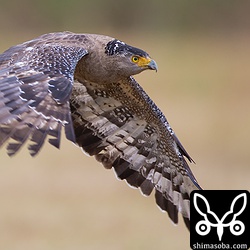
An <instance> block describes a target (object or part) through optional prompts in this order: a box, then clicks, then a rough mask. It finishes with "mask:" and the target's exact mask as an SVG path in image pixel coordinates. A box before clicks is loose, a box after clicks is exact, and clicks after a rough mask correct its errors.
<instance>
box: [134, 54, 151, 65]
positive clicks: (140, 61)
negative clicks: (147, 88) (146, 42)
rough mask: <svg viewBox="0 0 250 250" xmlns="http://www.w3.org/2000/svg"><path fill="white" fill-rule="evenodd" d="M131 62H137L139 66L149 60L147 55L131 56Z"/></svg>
mask: <svg viewBox="0 0 250 250" xmlns="http://www.w3.org/2000/svg"><path fill="white" fill-rule="evenodd" d="M132 62H134V63H137V65H138V66H140V67H145V66H147V65H148V64H149V63H150V62H151V58H149V57H140V56H132Z"/></svg>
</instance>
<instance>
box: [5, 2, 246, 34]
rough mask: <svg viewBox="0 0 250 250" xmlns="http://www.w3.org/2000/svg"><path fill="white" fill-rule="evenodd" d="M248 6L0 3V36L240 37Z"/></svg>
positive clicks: (207, 3)
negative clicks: (170, 34) (67, 32)
mask: <svg viewBox="0 0 250 250" xmlns="http://www.w3.org/2000/svg"><path fill="white" fill-rule="evenodd" d="M249 10H250V1H248V0H241V1H235V0H219V1H218V0H174V1H173V0H164V1H163V0H153V1H152V0H151V1H145V0H137V1H136V0H126V1H117V0H91V1H86V0H43V1H41V0H22V1H20V0H9V1H6V0H0V34H1V33H5V32H8V33H11V32H21V31H22V32H26V33H44V32H50V31H59V30H72V31H75V32H96V33H97V32H98V33H103V32H106V31H111V32H117V33H122V32H126V33H128V32H134V33H137V32H138V31H142V32H144V31H150V32H153V31H158V32H166V33H167V32H194V31H195V32H196V31H198V32H209V31H214V30H216V31H219V32H237V31H243V32H245V31H246V30H247V29H250V17H249Z"/></svg>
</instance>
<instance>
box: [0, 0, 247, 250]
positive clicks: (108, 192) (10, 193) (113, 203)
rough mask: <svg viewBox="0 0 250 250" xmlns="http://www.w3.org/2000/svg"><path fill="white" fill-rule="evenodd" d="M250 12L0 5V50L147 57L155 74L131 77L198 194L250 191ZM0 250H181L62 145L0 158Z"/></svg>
mask: <svg viewBox="0 0 250 250" xmlns="http://www.w3.org/2000/svg"><path fill="white" fill-rule="evenodd" d="M249 11H250V2H249V1H247V0H241V1H235V0H220V1H218V0H217V1H215V0H203V1H202V0H175V1H173V0H172V1H169V0H164V1H161V0H154V1H145V0H144V1H136V0H126V1H117V0H116V1H115V0H106V1H105V0H91V1H84V0H82V1H78V0H71V1H69V0H43V1H37V0H22V1H19V0H9V1H6V0H0V36H1V41H0V51H1V52H2V51H4V50H5V49H7V48H8V47H10V46H12V45H15V44H18V43H21V42H24V41H26V40H29V39H32V38H34V37H36V36H38V35H40V34H43V33H48V32H54V31H64V30H69V31H73V32H80V33H99V34H106V35H110V36H113V37H116V38H119V39H121V40H124V41H125V42H127V43H128V44H131V45H134V46H137V47H140V48H142V49H145V50H146V51H147V52H148V53H149V54H150V55H151V56H152V57H153V58H154V59H155V60H156V61H157V63H158V66H159V71H158V73H157V74H155V73H153V72H144V73H142V74H141V75H138V76H136V79H137V80H138V81H139V83H140V84H141V85H142V86H143V88H144V89H145V90H146V92H147V93H148V94H149V96H150V97H151V98H152V99H153V100H154V101H155V102H156V103H157V105H158V106H159V107H160V108H161V110H162V111H163V112H164V113H165V115H166V117H167V119H168V120H169V122H170V124H171V125H172V127H173V128H174V130H175V132H176V134H177V135H178V137H179V139H180V140H181V142H182V144H183V145H184V146H185V148H186V149H187V151H188V152H189V153H190V154H191V156H192V157H193V159H194V160H195V162H196V165H194V164H191V168H192V170H193V172H194V174H195V176H196V177H197V179H198V181H199V183H200V185H201V186H202V187H203V188H205V189H248V190H249V187H250V184H249V178H250V167H249V153H250V152H249V141H250V133H249V127H250V115H249V106H250V98H249V96H250V84H249V79H250V70H249V65H250V64H249V59H250V46H249V44H250V16H249ZM0 157H1V163H0V164H1V165H0V249H6V250H7V249H11V250H16V249H17V250H19V249H21V250H22V249H25V250H30V249H32V250H38V249H48V250H52V249H60V250H66V249H73V250H75V249H89V250H96V249H109V250H112V249H114V250H120V249H122V250H123V249H158V250H160V249H189V233H188V231H187V230H186V228H185V226H184V224H183V222H182V218H180V223H179V225H178V226H177V227H174V226H173V225H172V223H171V222H170V220H169V219H168V218H167V215H166V214H163V213H161V212H160V211H159V209H158V208H157V207H156V205H155V202H154V197H153V195H151V197H149V198H145V197H143V196H142V195H141V194H140V192H139V191H138V190H133V189H131V188H129V187H128V186H127V184H126V183H124V182H119V181H117V180H116V178H115V177H114V174H113V173H112V171H107V170H104V168H103V167H102V166H101V165H100V164H99V163H97V162H96V161H95V160H94V159H92V158H89V157H87V156H86V155H84V154H83V153H82V152H81V150H80V149H78V148H77V147H75V146H74V145H73V144H71V143H70V142H67V141H66V140H64V141H63V143H62V145H61V150H60V151H59V150H56V149H55V148H53V147H51V146H49V145H47V144H46V146H44V149H43V150H42V151H41V153H40V154H39V155H38V156H37V157H35V158H31V157H30V156H29V155H28V151H27V149H26V148H25V149H23V150H22V152H20V153H19V154H18V155H17V156H16V157H14V158H9V157H8V156H7V155H6V150H5V149H4V148H2V149H1V150H0Z"/></svg>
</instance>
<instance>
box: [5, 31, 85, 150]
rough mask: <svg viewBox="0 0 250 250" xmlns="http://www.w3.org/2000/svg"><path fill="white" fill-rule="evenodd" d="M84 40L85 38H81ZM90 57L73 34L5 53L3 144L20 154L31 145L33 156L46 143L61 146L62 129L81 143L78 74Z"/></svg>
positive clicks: (50, 36)
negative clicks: (75, 107)
mask: <svg viewBox="0 0 250 250" xmlns="http://www.w3.org/2000/svg"><path fill="white" fill-rule="evenodd" d="M78 38H79V36H78ZM86 54H87V50H86V49H85V48H84V47H77V46H76V43H74V35H73V34H71V33H55V34H48V35H45V36H42V37H39V38H37V39H34V40H32V41H29V42H26V43H23V44H21V45H17V46H15V47H12V48H10V49H9V50H7V51H5V52H4V53H3V54H1V55H0V111H1V112H0V146H2V145H3V144H4V142H5V141H6V140H8V139H9V138H12V139H14V140H15V142H13V143H10V144H9V146H8V147H7V150H8V153H9V155H13V154H15V153H16V152H17V151H18V150H19V149H20V148H21V145H23V144H24V143H25V142H26V141H28V140H31V141H32V145H30V146H29V150H30V153H31V155H36V154H37V153H38V151H39V150H40V148H41V147H42V145H43V144H44V142H45V139H46V137H47V135H49V136H50V137H51V138H50V139H49V142H50V143H51V144H52V145H54V146H56V147H59V145H60V135H61V130H62V127H65V133H66V137H67V138H68V139H69V140H71V141H73V142H74V141H75V136H74V131H73V126H72V120H71V115H70V108H69V97H70V94H71V92H72V85H73V78H74V70H75V67H76V64H77V63H78V61H79V60H80V59H81V58H82V57H83V56H84V55H86Z"/></svg>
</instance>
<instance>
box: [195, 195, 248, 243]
mask: <svg viewBox="0 0 250 250" xmlns="http://www.w3.org/2000/svg"><path fill="white" fill-rule="evenodd" d="M241 199H243V205H242V206H241V208H240V209H239V205H240V204H241V203H240V202H242V200H241ZM240 200H241V201H240ZM198 202H199V204H200V207H199V206H198ZM193 203H194V207H195V209H196V211H197V212H198V213H199V214H200V215H201V216H202V217H203V219H202V220H200V221H199V222H197V224H196V226H195V230H196V232H197V233H198V234H199V235H201V236H204V235H207V234H209V232H210V230H211V227H215V228H217V235H218V238H219V241H221V239H222V235H223V233H224V228H225V227H229V229H230V232H231V233H232V234H233V235H236V236H238V235H241V234H243V233H244V231H245V225H244V223H243V222H242V221H240V220H237V217H238V216H239V215H240V214H241V213H242V212H243V211H244V209H245V208H246V205H247V194H246V193H242V194H239V195H237V196H236V197H235V198H234V199H233V201H232V203H231V206H230V210H229V211H227V212H226V213H225V214H224V215H223V216H222V218H221V219H219V218H218V216H217V215H216V214H215V213H214V212H213V211H211V209H210V205H209V203H208V201H207V199H206V198H205V197H204V196H203V195H201V194H199V193H195V194H194V198H193ZM236 204H237V206H236ZM201 205H203V206H201Z"/></svg>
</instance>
